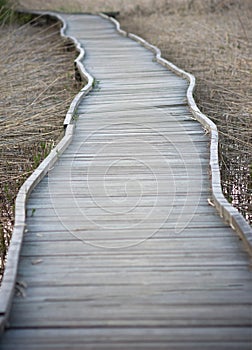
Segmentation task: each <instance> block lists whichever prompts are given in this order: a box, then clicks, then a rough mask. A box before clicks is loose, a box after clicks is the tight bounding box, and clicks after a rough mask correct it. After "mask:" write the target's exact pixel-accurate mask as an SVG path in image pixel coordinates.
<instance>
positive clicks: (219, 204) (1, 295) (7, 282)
mask: <svg viewBox="0 0 252 350" xmlns="http://www.w3.org/2000/svg"><path fill="white" fill-rule="evenodd" d="M26 12H27V11H26ZM31 13H34V14H35V15H41V16H44V15H46V16H52V17H56V18H57V19H58V20H60V21H61V22H62V24H63V26H62V28H61V31H60V33H61V36H62V37H63V38H67V39H70V40H72V41H73V42H74V44H75V46H76V49H77V50H78V51H79V56H78V57H77V58H76V60H75V66H76V68H77V69H78V70H79V73H80V74H81V76H82V77H83V78H84V79H85V80H87V84H86V85H85V87H84V88H82V89H81V90H80V92H79V93H78V94H77V95H76V96H75V98H74V99H73V101H72V103H71V105H70V107H69V110H68V112H67V114H66V117H65V120H64V128H65V135H64V137H63V138H62V140H61V141H60V142H59V143H58V144H57V145H56V147H55V148H54V149H53V150H52V151H51V152H50V154H49V155H48V156H47V158H45V160H44V161H43V162H42V163H41V164H40V165H39V167H38V168H37V169H36V170H35V171H34V172H33V173H32V175H31V176H30V177H29V178H28V179H27V180H26V181H25V183H24V184H23V185H22V187H21V188H20V190H19V193H18V195H17V198H16V202H15V225H14V230H13V235H12V240H11V244H10V247H9V251H8V258H7V263H6V268H5V273H4V276H3V280H2V285H1V288H0V332H1V331H3V330H4V327H5V325H6V323H7V319H8V316H9V312H10V308H11V302H12V297H13V294H14V291H15V284H16V276H17V268H18V261H19V254H20V249H21V245H22V240H23V234H24V232H25V227H26V224H25V219H26V213H25V206H26V201H27V198H28V197H29V195H30V193H31V192H32V190H33V189H34V187H35V186H36V185H37V184H38V183H39V182H40V181H41V179H42V178H43V177H44V176H45V175H46V174H47V172H48V170H49V169H50V168H51V167H52V166H53V165H54V163H55V162H56V161H57V159H58V157H59V156H60V155H61V154H62V153H63V152H64V150H65V149H66V148H67V147H68V145H69V144H70V143H71V141H72V137H73V132H74V125H73V124H72V122H73V120H74V115H75V112H76V109H77V107H78V105H79V103H80V101H81V99H82V98H83V97H84V96H85V95H87V94H88V93H89V91H91V90H92V87H93V81H94V79H93V77H92V76H91V75H90V74H89V73H88V72H87V71H86V70H85V67H84V65H83V64H82V62H81V60H82V59H83V57H84V55H85V51H84V49H83V48H82V47H81V45H80V43H79V42H78V41H77V40H76V38H74V37H71V36H67V35H66V34H65V31H66V28H67V23H66V22H65V21H64V19H63V18H62V17H61V16H60V14H59V13H52V12H42V11H31ZM100 16H101V17H102V18H105V19H107V20H110V21H112V22H113V23H114V25H115V26H116V29H117V31H118V32H119V33H120V34H121V35H123V36H127V37H129V38H131V39H133V40H135V41H137V42H139V43H140V44H141V45H143V46H145V47H146V48H147V49H149V50H151V51H152V52H153V53H154V55H155V58H156V60H157V62H158V63H160V64H161V65H163V66H165V67H166V68H168V69H170V70H172V71H173V72H175V73H176V74H178V75H180V76H181V77H183V78H185V79H187V80H188V81H189V86H188V90H187V100H188V105H189V107H190V109H191V112H192V114H193V116H194V117H195V119H196V120H198V121H199V122H200V123H201V124H202V125H203V127H204V128H205V129H206V131H207V132H208V133H209V134H210V141H211V142H210V174H211V186H212V201H213V203H214V206H215V207H216V209H217V211H218V212H219V214H220V216H221V217H223V219H224V220H225V221H226V222H227V223H229V225H230V226H231V227H232V228H233V229H234V230H236V232H237V233H238V234H239V236H240V238H241V239H242V240H243V241H244V243H245V245H246V247H247V250H248V252H249V253H250V254H252V229H251V228H250V226H249V225H248V223H247V222H246V220H245V219H244V218H243V217H242V215H241V214H240V213H239V212H238V211H237V210H236V209H235V208H234V207H232V206H231V204H229V203H228V201H227V200H226V199H225V197H224V195H223V193H222V190H221V182H220V170H219V164H218V130H217V127H216V125H215V124H214V123H213V122H212V121H211V120H210V119H209V118H207V117H206V116H205V115H204V114H203V113H201V111H200V110H199V108H198V107H197V105H196V103H195V100H194V98H193V91H194V88H195V77H194V76H193V75H192V74H190V73H187V72H185V71H184V70H182V69H180V68H178V67H177V66H175V65H174V64H173V63H171V62H169V61H167V60H166V59H164V58H162V56H161V51H160V50H159V49H158V48H157V47H155V46H153V45H151V44H149V43H148V42H147V41H145V40H144V39H142V38H140V37H139V36H137V35H134V34H131V33H127V32H125V31H123V30H121V28H120V24H119V22H118V21H116V20H115V19H114V18H111V17H108V16H107V15H104V14H100Z"/></svg>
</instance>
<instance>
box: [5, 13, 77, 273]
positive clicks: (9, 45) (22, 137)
mask: <svg viewBox="0 0 252 350" xmlns="http://www.w3.org/2000/svg"><path fill="white" fill-rule="evenodd" d="M69 48H70V46H69V45H68V46H67V47H66V45H65V43H64V42H63V40H62V38H61V37H60V35H59V23H57V22H51V23H50V24H46V23H45V21H44V20H43V19H40V20H37V21H36V22H33V23H28V24H25V25H23V26H21V27H20V26H19V25H16V24H12V25H8V26H2V28H1V32H0V80H1V101H0V126H1V136H0V157H1V163H0V180H1V182H0V196H1V206H0V210H1V212H0V217H1V222H0V252H1V259H0V268H3V261H4V258H5V255H6V251H7V247H8V245H9V241H10V238H11V232H12V227H13V220H14V201H15V197H16V195H17V192H18V189H19V188H20V186H21V185H22V183H23V182H24V181H25V179H26V178H27V177H28V176H29V175H30V174H31V172H32V171H33V169H35V168H36V167H37V166H38V165H39V163H40V162H41V160H42V159H43V158H44V157H45V156H46V155H47V154H48V153H49V152H50V150H51V148H52V147H53V146H54V144H55V143H56V142H57V141H58V140H59V139H60V138H61V137H62V133H63V120H64V117H65V114H66V111H67V109H68V107H69V105H70V103H71V100H72V99H73V97H74V95H75V94H76V93H77V91H79V88H80V87H79V86H77V85H76V82H75V80H74V65H73V61H74V59H75V57H76V53H75V50H74V47H73V46H72V48H71V51H69ZM67 50H68V51H67Z"/></svg>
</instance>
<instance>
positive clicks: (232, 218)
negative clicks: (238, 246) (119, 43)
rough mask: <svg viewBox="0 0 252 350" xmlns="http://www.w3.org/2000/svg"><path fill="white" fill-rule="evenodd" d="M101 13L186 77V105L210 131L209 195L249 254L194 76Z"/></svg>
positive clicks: (251, 238) (250, 239)
mask: <svg viewBox="0 0 252 350" xmlns="http://www.w3.org/2000/svg"><path fill="white" fill-rule="evenodd" d="M100 16H101V17H103V18H105V19H108V20H110V21H111V22H113V23H114V25H115V27H116V29H117V31H118V32H119V33H120V34H121V35H123V36H127V37H129V38H131V39H133V40H135V41H137V42H139V43H140V44H141V45H143V46H144V47H146V48H147V49H149V50H151V51H152V52H153V53H154V55H155V59H156V61H157V62H158V63H160V64H161V65H162V66H164V67H166V68H168V69H170V70H172V71H173V72H174V73H175V74H177V75H179V76H181V77H182V78H184V79H186V80H188V82H189V86H188V89H187V101H188V105H189V108H190V110H191V112H192V114H193V116H194V118H195V119H196V120H197V121H198V122H200V123H201V124H202V126H203V127H204V129H205V130H206V132H207V133H209V134H210V160H209V165H210V176H211V188H212V198H211V201H212V202H213V204H214V206H215V208H216V210H217V211H218V213H219V215H220V216H221V217H222V218H223V220H224V221H225V222H227V223H228V224H229V225H230V226H231V227H232V229H233V230H235V231H236V232H237V233H238V235H239V237H240V238H241V239H242V240H243V242H244V243H245V246H246V248H247V250H248V252H249V253H250V254H252V228H251V227H250V226H249V224H248V223H247V221H246V220H245V219H244V217H243V216H242V215H241V214H240V213H239V212H238V210H237V209H236V208H234V207H233V206H232V205H231V204H230V203H229V202H228V201H227V200H226V198H225V197H224V195H223V192H222V189H221V179H220V169H219V156H218V129H217V126H216V124H215V123H214V122H213V121H211V120H210V119H209V118H208V117H207V116H206V115H204V114H203V113H202V112H201V111H200V109H199V108H198V106H197V104H196V102H195V100H194V97H193V92H194V89H195V85H196V79H195V77H194V75H192V74H190V73H188V72H186V71H184V70H182V69H180V68H178V67H177V66H176V65H175V64H173V63H171V62H169V61H168V60H166V59H164V58H163V57H162V55H161V50H160V49H159V48H158V47H156V46H154V45H152V44H150V43H148V42H147V41H146V40H144V39H143V38H141V37H139V36H138V35H135V34H132V33H127V32H126V31H124V30H122V29H121V27H120V23H119V22H118V21H117V20H116V19H114V18H113V17H108V16H107V15H105V14H100Z"/></svg>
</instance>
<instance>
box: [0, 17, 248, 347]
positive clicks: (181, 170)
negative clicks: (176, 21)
mask: <svg viewBox="0 0 252 350" xmlns="http://www.w3.org/2000/svg"><path fill="white" fill-rule="evenodd" d="M64 18H65V20H66V21H67V24H68V27H67V31H66V33H67V34H68V35H71V36H73V37H75V38H77V40H78V41H79V42H80V43H81V45H82V46H83V47H84V48H85V51H86V53H85V67H86V69H87V71H88V72H89V73H90V74H91V75H92V76H94V77H95V81H94V83H93V86H94V89H93V90H92V92H91V93H90V94H89V95H88V96H86V97H85V99H83V100H82V101H81V103H80V105H79V107H78V110H77V113H76V115H75V117H76V119H78V120H77V123H76V124H77V126H76V129H75V132H74V137H73V141H72V142H71V144H70V146H69V147H68V148H67V149H66V151H65V152H64V154H63V155H62V156H61V157H59V160H58V162H57V163H56V164H55V165H54V166H53V167H52V168H51V169H50V171H49V173H48V175H47V176H46V177H45V178H44V179H43V180H42V181H41V182H40V183H39V185H38V186H37V187H36V188H35V189H34V191H33V192H32V194H31V196H30V198H29V200H28V202H27V206H26V208H27V221H26V223H27V229H26V233H25V235H24V241H23V245H22V250H21V255H20V262H19V267H18V276H17V281H18V284H17V287H18V288H17V293H16V295H15V297H14V299H13V303H12V309H11V313H10V318H9V324H8V327H7V329H6V331H5V333H4V334H3V336H2V341H1V343H0V348H1V349H3V350H7V349H15V350H21V349H22V350H23V349H27V350H28V349H36V350H38V349H41V350H44V349H61V350H62V349H79V350H81V349H125V350H126V349H127V350H128V349H153V350H154V349H172V350H174V349H251V347H252V333H251V325H252V296H251V291H252V288H251V287H252V279H251V271H250V266H249V264H250V261H249V255H248V253H247V252H246V250H245V248H244V245H243V243H242V242H241V241H240V240H239V238H238V235H237V234H236V233H235V232H234V231H233V230H232V229H231V228H230V227H228V226H227V225H226V224H225V223H224V222H223V221H222V219H221V218H220V217H219V216H218V214H217V212H216V210H215V208H213V207H212V206H211V205H209V203H208V198H210V197H211V193H210V182H209V169H208V163H209V138H208V135H206V134H205V132H204V130H203V128H202V126H201V125H200V124H199V123H198V122H197V121H195V120H194V119H193V118H192V115H191V113H190V111H189V108H188V105H187V101H186V91H187V82H186V81H185V80H183V79H182V78H180V77H178V76H176V75H175V74H174V73H172V72H171V71H169V70H167V69H166V68H164V67H162V66H161V65H159V64H158V63H157V62H155V60H154V59H153V54H152V53H151V52H150V51H149V50H146V49H145V48H143V47H142V46H141V45H139V44H138V43H137V42H135V41H133V40H131V39H129V38H124V37H122V36H120V35H119V34H118V33H117V31H116V30H115V27H114V25H113V24H112V23H111V22H109V21H108V20H105V19H103V18H101V17H99V16H91V15H64Z"/></svg>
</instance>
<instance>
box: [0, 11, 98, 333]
mask: <svg viewBox="0 0 252 350" xmlns="http://www.w3.org/2000/svg"><path fill="white" fill-rule="evenodd" d="M25 12H26V13H27V12H28V11H25ZM29 13H32V14H34V15H38V16H50V17H55V18H56V19H58V20H59V21H60V22H61V23H62V27H61V30H60V34H61V36H62V37H63V38H64V39H68V40H69V39H70V40H72V41H73V42H74V44H75V46H76V49H77V51H79V55H78V57H77V58H76V59H75V61H74V64H75V67H76V68H77V69H78V70H79V73H80V75H81V76H82V78H84V80H86V81H87V84H86V85H85V86H84V87H83V88H82V89H81V90H80V92H79V93H78V94H77V95H76V96H75V97H74V99H73V101H72V102H71V104H70V107H69V109H68V111H67V113H66V116H65V119H64V122H63V126H64V129H65V134H64V136H63V138H62V139H61V140H60V142H59V143H58V144H57V145H56V146H55V147H54V149H53V150H52V151H51V152H50V153H49V155H48V156H47V157H46V158H45V159H44V160H43V162H42V163H41V164H40V165H39V166H38V167H37V168H36V169H35V171H34V172H33V173H32V174H31V176H30V177H29V178H28V179H27V180H26V181H25V182H24V183H23V185H22V186H21V188H20V190H19V192H18V195H17V198H16V201H15V224H14V228H13V233H12V238H11V243H10V246H9V249H8V255H7V261H6V265H5V271H4V275H3V279H2V283H1V286H0V333H1V332H3V330H4V328H5V326H6V325H7V320H8V316H9V313H10V309H11V302H12V297H13V295H14V292H15V284H16V277H17V269H18V262H19V255H20V250H21V245H22V241H23V235H24V232H25V229H26V222H25V221H26V209H25V206H26V202H27V199H28V197H29V195H30V193H31V192H32V190H33V189H34V188H35V186H36V185H37V184H38V183H39V182H40V181H41V180H42V179H43V177H44V176H45V175H46V174H47V172H48V171H49V170H50V169H51V168H52V166H53V165H54V163H55V162H56V161H57V160H58V158H59V157H60V155H61V154H62V153H63V152H64V150H65V149H66V148H67V147H68V146H69V144H70V143H71V141H72V138H73V133H74V124H72V122H73V120H74V116H75V112H76V109H77V108H78V105H79V103H80V101H81V99H82V98H83V97H84V96H85V95H87V94H88V93H89V91H91V90H92V88H93V77H92V76H91V75H90V74H89V73H88V72H87V71H86V69H85V67H84V65H83V64H82V62H81V60H82V59H83V57H84V55H85V51H84V49H83V48H82V47H81V45H80V43H79V42H78V41H77V40H76V39H75V38H73V37H71V36H68V35H66V34H65V31H66V29H67V23H66V22H65V20H64V19H63V17H61V16H60V14H59V13H52V12H43V11H30V12H29Z"/></svg>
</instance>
